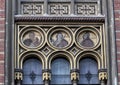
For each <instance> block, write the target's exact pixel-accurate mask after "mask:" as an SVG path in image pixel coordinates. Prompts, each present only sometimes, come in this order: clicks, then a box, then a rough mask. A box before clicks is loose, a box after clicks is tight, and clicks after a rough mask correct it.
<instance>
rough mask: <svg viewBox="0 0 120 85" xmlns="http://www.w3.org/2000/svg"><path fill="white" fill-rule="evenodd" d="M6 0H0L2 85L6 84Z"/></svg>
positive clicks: (0, 65)
mask: <svg viewBox="0 0 120 85" xmlns="http://www.w3.org/2000/svg"><path fill="white" fill-rule="evenodd" d="M4 35H5V0H0V85H4V62H5V61H4Z"/></svg>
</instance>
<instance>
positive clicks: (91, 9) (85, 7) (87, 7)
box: [75, 2, 98, 15]
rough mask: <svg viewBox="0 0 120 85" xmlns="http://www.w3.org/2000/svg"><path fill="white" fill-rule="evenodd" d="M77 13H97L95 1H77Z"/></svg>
mask: <svg viewBox="0 0 120 85" xmlns="http://www.w3.org/2000/svg"><path fill="white" fill-rule="evenodd" d="M75 8H76V14H77V15H97V13H98V10H97V3H88V2H86V3H77V4H76V5H75Z"/></svg>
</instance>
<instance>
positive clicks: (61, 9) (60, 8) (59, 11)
mask: <svg viewBox="0 0 120 85" xmlns="http://www.w3.org/2000/svg"><path fill="white" fill-rule="evenodd" d="M49 14H50V15H69V14H70V4H65V3H55V4H54V3H53V4H49Z"/></svg>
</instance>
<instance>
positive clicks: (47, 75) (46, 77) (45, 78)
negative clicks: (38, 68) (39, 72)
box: [43, 72, 51, 81]
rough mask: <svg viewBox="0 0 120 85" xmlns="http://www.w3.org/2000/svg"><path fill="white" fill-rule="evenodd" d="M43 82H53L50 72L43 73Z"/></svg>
mask: <svg viewBox="0 0 120 85" xmlns="http://www.w3.org/2000/svg"><path fill="white" fill-rule="evenodd" d="M43 80H44V81H45V80H47V81H48V80H51V73H50V72H43Z"/></svg>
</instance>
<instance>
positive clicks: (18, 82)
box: [15, 69, 23, 85]
mask: <svg viewBox="0 0 120 85" xmlns="http://www.w3.org/2000/svg"><path fill="white" fill-rule="evenodd" d="M22 79H23V73H22V70H20V69H17V70H15V85H22Z"/></svg>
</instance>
